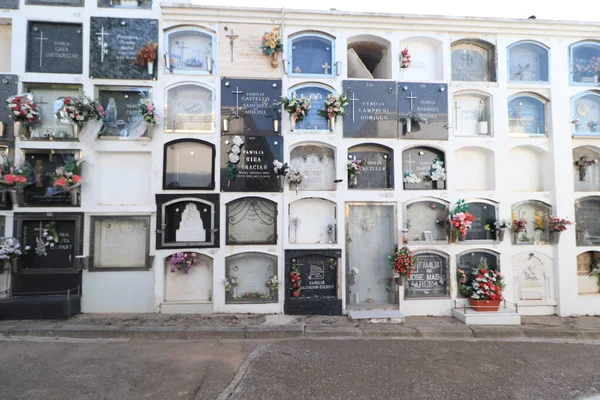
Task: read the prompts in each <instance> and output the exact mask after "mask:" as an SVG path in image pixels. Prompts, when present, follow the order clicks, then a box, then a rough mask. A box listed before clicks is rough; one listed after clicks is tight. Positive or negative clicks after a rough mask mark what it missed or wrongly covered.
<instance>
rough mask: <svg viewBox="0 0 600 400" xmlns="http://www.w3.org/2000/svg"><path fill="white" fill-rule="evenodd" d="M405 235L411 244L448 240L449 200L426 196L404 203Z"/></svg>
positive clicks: (441, 242)
mask: <svg viewBox="0 0 600 400" xmlns="http://www.w3.org/2000/svg"><path fill="white" fill-rule="evenodd" d="M403 224H404V228H403V237H405V238H406V237H407V240H408V243H409V244H411V243H412V244H424V243H428V244H434V243H435V244H443V243H446V241H447V240H448V229H447V226H448V202H447V201H444V200H440V199H436V198H433V197H424V198H418V199H414V200H410V201H408V202H406V203H404V221H403Z"/></svg>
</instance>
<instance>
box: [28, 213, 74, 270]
mask: <svg viewBox="0 0 600 400" xmlns="http://www.w3.org/2000/svg"><path fill="white" fill-rule="evenodd" d="M52 223H53V224H54V229H55V231H56V234H57V239H58V240H56V241H55V240H53V242H55V243H54V246H50V245H48V246H46V245H45V243H47V242H48V240H47V236H46V238H44V235H43V233H44V230H46V229H47V228H48V227H49V224H52ZM79 228H80V227H79V226H78V224H77V223H76V222H75V221H73V220H62V219H61V217H59V216H57V217H56V218H55V219H50V220H49V219H43V220H42V219H40V220H27V221H23V222H22V227H21V240H22V241H21V243H23V244H24V245H26V246H30V247H31V251H29V252H27V254H26V255H24V256H23V257H22V259H21V268H25V269H63V268H73V267H74V266H75V255H76V250H77V248H78V247H79V245H78V243H77V239H78V235H77V234H76V233H77V231H78V230H79Z"/></svg>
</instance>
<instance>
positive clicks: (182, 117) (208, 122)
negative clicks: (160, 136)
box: [164, 83, 215, 133]
mask: <svg viewBox="0 0 600 400" xmlns="http://www.w3.org/2000/svg"><path fill="white" fill-rule="evenodd" d="M165 98H166V104H165V117H164V120H165V121H164V124H165V125H164V128H165V133H212V132H213V131H214V129H215V113H214V93H213V90H212V89H211V88H209V87H206V86H203V85H200V84H196V83H181V84H176V85H173V86H169V87H168V88H167V89H166V94H165Z"/></svg>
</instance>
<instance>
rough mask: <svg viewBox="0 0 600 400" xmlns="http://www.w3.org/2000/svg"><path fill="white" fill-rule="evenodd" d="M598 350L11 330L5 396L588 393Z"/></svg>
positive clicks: (4, 358) (2, 349)
mask: <svg viewBox="0 0 600 400" xmlns="http://www.w3.org/2000/svg"><path fill="white" fill-rule="evenodd" d="M246 356H247V357H246ZM245 357H246V358H245ZM244 358H245V359H244ZM598 360H600V344H598V343H596V344H592V343H589V344H584V343H569V344H565V343H548V342H545V343H542V342H535V343H534V342H494V341H489V340H486V341H476V340H473V339H471V340H469V341H465V340H462V341H460V340H458V341H450V340H448V341H436V340H422V339H410V340H398V339H393V340H389V339H388V340H367V339H360V340H348V339H346V340H338V339H332V340H310V339H300V340H291V341H275V342H268V341H261V342H257V341H247V340H242V341H216V340H207V341H192V340H188V341H181V340H177V341H146V340H124V341H100V340H79V341H77V340H73V339H69V340H52V339H42V340H38V339H28V341H21V340H14V339H13V340H7V339H4V340H0V364H1V365H2V366H3V367H2V368H0V382H1V383H2V384H1V385H0V399H6V400H12V399H27V400H38V399H39V400H41V399H43V400H54V399H57V400H58V399H60V400H70V399H77V400H80V399H83V400H85V399H94V400H96V399H119V400H122V399H127V400H129V399H134V400H136V399H151V400H152V399H186V400H187V399H189V400H197V399H201V400H205V399H206V400H209V399H219V400H222V399H223V400H224V399H231V400H234V399H235V400H240V399H243V400H254V399H256V400H258V399H260V400H268V399H294V400H301V399H311V400H313V399H316V400H319V399H328V400H329V399H344V400H346V399H435V400H438V399H461V400H462V399H475V398H480V399H494V400H496V399H519V400H521V399H523V400H528V399H543V400H552V399H561V400H562V399H583V398H586V397H589V396H592V395H594V394H600V380H599V376H600V374H599V366H600V362H599V361H598ZM238 366H239V369H238ZM236 369H237V372H236Z"/></svg>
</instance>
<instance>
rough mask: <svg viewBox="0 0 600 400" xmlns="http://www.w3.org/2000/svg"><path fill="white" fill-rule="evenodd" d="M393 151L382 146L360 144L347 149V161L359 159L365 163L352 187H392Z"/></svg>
mask: <svg viewBox="0 0 600 400" xmlns="http://www.w3.org/2000/svg"><path fill="white" fill-rule="evenodd" d="M393 158H394V157H393V153H392V152H391V151H389V150H386V149H385V148H383V147H377V146H373V145H361V146H357V147H354V148H350V149H349V150H348V161H353V160H361V161H364V162H365V163H366V164H367V165H365V166H364V167H363V168H362V172H361V173H360V175H358V177H357V179H356V185H351V186H350V187H351V188H354V189H391V188H393V187H394V159H393Z"/></svg>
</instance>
